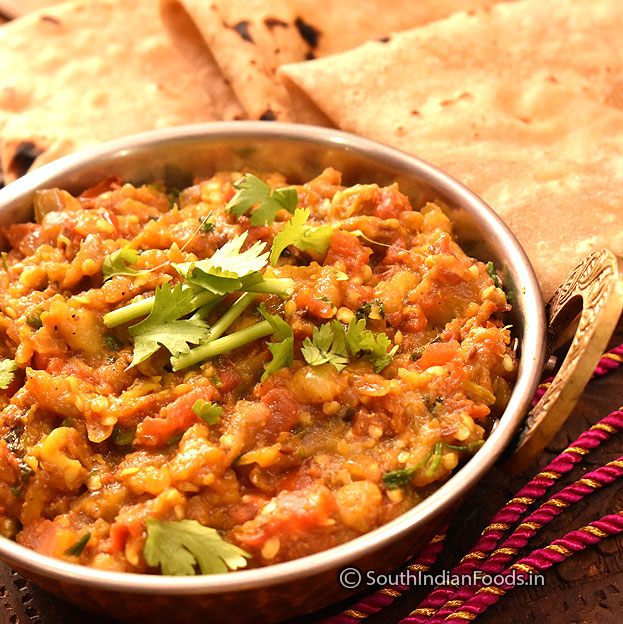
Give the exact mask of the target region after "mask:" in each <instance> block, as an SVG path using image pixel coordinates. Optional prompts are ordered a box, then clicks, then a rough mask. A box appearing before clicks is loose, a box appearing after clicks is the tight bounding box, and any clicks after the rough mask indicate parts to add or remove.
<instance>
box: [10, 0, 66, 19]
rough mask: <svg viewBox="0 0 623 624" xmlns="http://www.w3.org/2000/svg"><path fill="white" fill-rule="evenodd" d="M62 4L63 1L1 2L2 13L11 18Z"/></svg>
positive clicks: (11, 0)
mask: <svg viewBox="0 0 623 624" xmlns="http://www.w3.org/2000/svg"><path fill="white" fill-rule="evenodd" d="M61 2H63V0H0V13H2V14H3V15H6V16H7V17H10V18H13V17H19V16H20V15H24V14H25V13H31V12H32V11H38V10H39V9H43V8H46V7H49V6H52V5H53V4H60V3H61ZM0 21H1V18H0Z"/></svg>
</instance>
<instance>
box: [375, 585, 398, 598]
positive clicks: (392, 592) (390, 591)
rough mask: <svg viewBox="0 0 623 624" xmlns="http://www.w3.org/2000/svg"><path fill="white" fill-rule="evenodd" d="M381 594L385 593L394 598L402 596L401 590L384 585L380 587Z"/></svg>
mask: <svg viewBox="0 0 623 624" xmlns="http://www.w3.org/2000/svg"><path fill="white" fill-rule="evenodd" d="M379 594H385V595H386V596H391V597H392V598H398V596H402V594H401V593H400V592H399V591H396V590H395V589H390V588H389V587H383V589H379Z"/></svg>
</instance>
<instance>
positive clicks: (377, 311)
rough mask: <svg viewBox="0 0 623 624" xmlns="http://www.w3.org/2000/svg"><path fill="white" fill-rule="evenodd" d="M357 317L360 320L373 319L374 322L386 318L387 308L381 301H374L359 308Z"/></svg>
mask: <svg viewBox="0 0 623 624" xmlns="http://www.w3.org/2000/svg"><path fill="white" fill-rule="evenodd" d="M356 317H357V318H358V319H363V318H366V317H367V318H371V319H374V320H378V319H384V318H385V308H384V306H383V302H382V301H381V300H380V299H375V300H374V301H368V302H366V303H363V304H361V305H360V306H359V309H358V310H357V313H356Z"/></svg>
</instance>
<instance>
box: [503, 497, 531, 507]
mask: <svg viewBox="0 0 623 624" xmlns="http://www.w3.org/2000/svg"><path fill="white" fill-rule="evenodd" d="M511 503H521V504H522V505H532V503H534V498H530V497H529V496H519V497H518V498H511V499H510V500H509V501H508V503H507V504H508V505H510V504H511Z"/></svg>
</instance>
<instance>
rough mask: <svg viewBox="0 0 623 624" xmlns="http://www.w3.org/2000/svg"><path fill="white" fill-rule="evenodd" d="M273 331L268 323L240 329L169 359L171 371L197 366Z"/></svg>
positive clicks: (264, 322) (263, 322)
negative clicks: (171, 366)
mask: <svg viewBox="0 0 623 624" xmlns="http://www.w3.org/2000/svg"><path fill="white" fill-rule="evenodd" d="M272 331H273V328H272V327H271V325H270V323H269V322H268V321H260V322H259V323H256V324H255V325H251V326H250V327H246V328H245V329H241V330H239V331H237V332H234V333H233V334H229V335H227V336H223V337H222V338H218V339H217V340H213V341H212V342H209V343H207V344H203V345H199V346H198V347H195V348H194V349H191V350H190V352H189V353H184V354H183V355H180V356H178V357H174V358H171V364H172V365H173V370H174V371H178V370H180V369H182V368H186V367H188V366H193V365H194V364H199V363H200V362H203V361H204V360H207V359H208V358H211V357H214V356H215V355H220V354H221V353H226V352H227V351H232V350H233V349H236V348H238V347H241V346H243V345H245V344H249V343H250V342H253V341H254V340H257V339H258V338H264V337H266V336H268V335H270V334H271V333H272Z"/></svg>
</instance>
